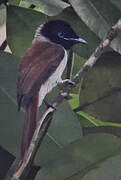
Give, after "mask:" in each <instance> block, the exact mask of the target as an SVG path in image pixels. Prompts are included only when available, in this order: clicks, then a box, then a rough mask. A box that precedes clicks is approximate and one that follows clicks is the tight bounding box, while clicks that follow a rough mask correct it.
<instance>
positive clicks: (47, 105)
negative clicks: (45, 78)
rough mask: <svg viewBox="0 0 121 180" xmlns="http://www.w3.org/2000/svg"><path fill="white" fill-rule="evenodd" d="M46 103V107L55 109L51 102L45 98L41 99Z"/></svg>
mask: <svg viewBox="0 0 121 180" xmlns="http://www.w3.org/2000/svg"><path fill="white" fill-rule="evenodd" d="M43 102H44V103H45V105H46V107H47V108H52V109H54V110H56V107H54V106H53V105H52V104H50V103H48V102H47V101H46V100H44V101H43Z"/></svg>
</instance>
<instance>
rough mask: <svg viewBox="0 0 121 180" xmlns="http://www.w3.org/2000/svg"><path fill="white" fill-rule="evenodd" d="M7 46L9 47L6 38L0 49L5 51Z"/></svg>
mask: <svg viewBox="0 0 121 180" xmlns="http://www.w3.org/2000/svg"><path fill="white" fill-rule="evenodd" d="M6 47H7V41H6V40H5V41H3V43H2V44H1V46H0V50H1V51H4V50H5V48H6Z"/></svg>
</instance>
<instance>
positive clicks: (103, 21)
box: [69, 0, 121, 53]
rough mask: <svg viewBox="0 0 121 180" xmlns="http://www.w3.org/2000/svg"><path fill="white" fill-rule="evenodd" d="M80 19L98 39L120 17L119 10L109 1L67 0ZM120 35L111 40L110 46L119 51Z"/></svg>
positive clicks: (120, 47)
mask: <svg viewBox="0 0 121 180" xmlns="http://www.w3.org/2000/svg"><path fill="white" fill-rule="evenodd" d="M69 2H70V3H71V5H72V6H73V8H74V10H75V12H76V13H77V14H78V16H79V17H80V19H81V20H82V21H83V22H84V23H85V24H86V25H87V26H88V27H89V28H90V30H91V31H93V32H94V33H95V34H96V35H97V36H98V37H99V38H100V39H103V38H104V37H105V36H106V34H107V32H108V31H109V29H110V28H111V25H112V24H114V23H116V21H117V19H119V18H120V14H121V12H120V10H119V9H118V8H116V7H115V6H113V5H112V3H110V2H109V1H105V0H100V1H95V0H88V1H85V0H75V1H73V0H69ZM120 41H121V35H120V34H119V36H118V37H117V38H116V39H115V40H114V41H112V43H111V45H110V46H111V47H112V48H113V49H114V50H115V51H117V52H119V53H121V46H120Z"/></svg>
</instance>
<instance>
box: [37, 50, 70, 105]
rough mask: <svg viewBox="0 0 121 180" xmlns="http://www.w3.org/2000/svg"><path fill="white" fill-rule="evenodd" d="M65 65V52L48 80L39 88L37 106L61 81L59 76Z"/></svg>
mask: <svg viewBox="0 0 121 180" xmlns="http://www.w3.org/2000/svg"><path fill="white" fill-rule="evenodd" d="M66 64H67V52H66V51H65V56H64V58H63V60H62V61H61V63H60V64H59V66H58V68H57V69H56V71H55V72H54V73H53V74H52V75H51V76H50V77H49V78H48V80H47V81H46V82H45V83H44V84H43V85H42V86H41V88H40V91H39V106H40V105H41V104H42V101H43V99H44V98H45V96H46V94H47V93H49V92H50V91H51V90H52V89H53V88H54V87H55V86H56V85H57V84H58V83H59V82H61V81H62V79H61V76H62V73H63V71H64V69H65V67H66Z"/></svg>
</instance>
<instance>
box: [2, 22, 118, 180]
mask: <svg viewBox="0 0 121 180" xmlns="http://www.w3.org/2000/svg"><path fill="white" fill-rule="evenodd" d="M120 30H121V19H119V20H118V22H117V23H116V24H115V25H114V26H112V28H111V30H110V31H109V32H108V34H107V36H106V38H105V39H104V40H103V41H102V42H101V43H100V44H99V46H98V47H97V48H96V50H95V51H94V53H93V54H92V55H91V56H90V58H89V59H88V60H87V62H86V63H85V64H84V65H83V67H82V68H81V69H80V71H79V72H78V73H77V74H76V75H75V77H74V78H73V79H72V80H73V82H75V84H76V85H77V84H78V83H79V82H80V81H81V80H82V78H83V77H84V75H85V74H86V73H87V72H88V71H89V70H90V69H91V68H92V67H93V65H94V64H95V63H96V61H97V60H98V58H99V57H100V56H101V54H102V53H103V50H104V48H106V47H107V46H108V45H109V44H110V42H111V41H112V40H113V39H114V38H115V37H116V36H117V35H118V32H119V31H120ZM73 88H74V87H73V86H71V85H69V84H67V85H66V86H65V87H64V88H63V90H62V91H61V92H60V93H59V95H58V96H57V98H56V99H55V101H54V103H53V106H54V107H55V108H57V107H58V106H59V104H60V103H62V102H63V100H64V98H65V97H67V96H68V94H69V93H70V92H71V91H72V89H73ZM54 111H55V110H54V109H52V108H49V109H47V110H46V112H45V113H44V114H43V116H42V118H41V119H40V120H39V122H38V125H37V127H36V129H35V132H34V135H33V137H32V140H31V143H30V146H29V148H28V151H27V154H26V156H25V157H24V160H23V162H22V163H20V166H19V168H18V169H13V174H12V176H11V175H10V174H9V172H8V176H7V177H8V178H5V180H19V179H20V178H21V176H22V174H23V172H24V171H25V170H26V168H27V166H28V164H29V163H30V162H31V160H32V159H33V158H32V157H33V155H34V152H35V151H37V149H36V148H38V146H36V143H37V140H38V138H39V132H40V131H41V130H42V127H43V124H44V122H45V121H46V120H47V119H48V118H49V117H52V115H53V113H54Z"/></svg>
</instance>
